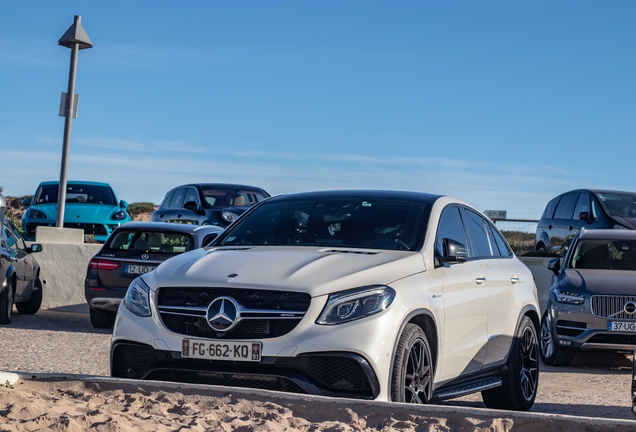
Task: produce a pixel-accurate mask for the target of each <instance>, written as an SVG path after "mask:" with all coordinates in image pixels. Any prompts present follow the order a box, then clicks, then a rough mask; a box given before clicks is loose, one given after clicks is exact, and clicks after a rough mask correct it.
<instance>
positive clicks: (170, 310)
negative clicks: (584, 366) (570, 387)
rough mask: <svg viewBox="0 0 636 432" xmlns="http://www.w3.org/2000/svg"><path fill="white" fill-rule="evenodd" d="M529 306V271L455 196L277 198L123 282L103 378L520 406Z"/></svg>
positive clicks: (533, 384) (534, 309)
mask: <svg viewBox="0 0 636 432" xmlns="http://www.w3.org/2000/svg"><path fill="white" fill-rule="evenodd" d="M538 310H539V309H538V305H537V294H536V288H535V286H534V281H533V278H532V275H531V273H530V271H529V270H528V269H527V268H526V267H525V266H524V265H523V264H522V263H521V262H520V261H519V260H518V259H517V258H516V257H515V256H514V254H513V253H512V251H511V250H510V247H509V246H508V244H507V243H506V241H505V239H504V238H503V236H502V235H501V233H500V232H499V231H498V230H497V228H496V227H495V226H494V225H493V224H492V223H491V222H490V221H489V220H488V219H487V218H486V217H484V216H483V215H482V214H481V213H479V212H478V211H477V210H475V209H473V208H472V207H470V206H469V205H467V204H466V203H464V202H462V201H460V200H457V199H455V198H451V197H445V196H436V195H429V194H423V193H415V192H391V191H331V192H311V193H302V194H294V195H287V196H279V197H275V198H271V199H268V200H266V201H264V202H262V203H259V204H258V205H256V206H254V207H253V208H252V209H250V210H249V211H248V212H246V213H245V214H244V215H242V216H241V217H240V218H239V219H238V220H237V221H236V222H235V223H233V224H232V225H231V226H230V227H228V229H227V230H226V231H225V232H224V233H223V234H221V235H220V236H219V238H218V239H217V240H216V241H215V242H214V243H213V245H212V246H210V247H207V248H205V249H198V250H194V251H192V252H188V253H185V254H182V255H179V256H177V257H174V258H171V259H170V260H168V261H165V262H164V263H162V264H161V265H159V267H158V268H157V269H156V270H155V271H152V272H150V273H147V274H145V275H143V276H141V277H139V278H137V279H135V280H134V281H133V282H132V284H131V285H130V287H129V288H128V291H127V294H126V297H125V298H124V300H123V301H122V303H121V305H120V307H119V311H118V314H117V318H116V322H115V327H114V331H113V338H112V345H111V375H112V376H115V377H125V378H138V379H149V380H165V381H179V382H193V383H206V384H216V385H223V386H241V387H251V388H261V389H270V390H279V391H287V392H296V393H306V394H317V395H326V396H338V397H348V398H359V399H370V400H384V401H399V402H413V403H428V402H434V401H437V400H442V399H448V398H454V397H458V396H462V395H465V394H468V393H474V392H478V391H480V392H481V394H482V396H483V400H484V402H485V404H486V406H488V407H491V408H502V409H514V410H527V409H529V408H530V407H531V406H532V404H533V403H534V399H535V396H536V394H537V384H538V379H539V360H538V359H539V348H538V342H537V328H538V325H539V314H538Z"/></svg>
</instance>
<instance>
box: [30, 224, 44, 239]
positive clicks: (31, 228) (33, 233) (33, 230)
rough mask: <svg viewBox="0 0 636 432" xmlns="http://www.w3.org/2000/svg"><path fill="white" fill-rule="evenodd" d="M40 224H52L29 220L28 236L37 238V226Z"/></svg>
mask: <svg viewBox="0 0 636 432" xmlns="http://www.w3.org/2000/svg"><path fill="white" fill-rule="evenodd" d="M39 226H50V225H49V224H48V223H42V222H29V223H27V227H26V229H27V232H26V236H27V238H31V239H34V238H35V228H37V227H39Z"/></svg>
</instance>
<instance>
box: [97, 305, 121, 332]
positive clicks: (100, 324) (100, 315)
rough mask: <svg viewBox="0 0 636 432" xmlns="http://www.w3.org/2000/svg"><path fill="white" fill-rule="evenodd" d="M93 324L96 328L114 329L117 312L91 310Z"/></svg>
mask: <svg viewBox="0 0 636 432" xmlns="http://www.w3.org/2000/svg"><path fill="white" fill-rule="evenodd" d="M90 314H91V324H93V327H95V328H113V325H115V317H116V316H117V312H112V311H107V310H103V309H93V308H90Z"/></svg>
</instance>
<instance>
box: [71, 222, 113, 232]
mask: <svg viewBox="0 0 636 432" xmlns="http://www.w3.org/2000/svg"><path fill="white" fill-rule="evenodd" d="M64 228H77V229H81V230H84V234H85V235H89V234H92V235H106V234H108V233H107V232H106V227H105V226H104V225H102V224H91V223H66V222H65V223H64Z"/></svg>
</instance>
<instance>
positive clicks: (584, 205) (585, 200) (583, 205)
mask: <svg viewBox="0 0 636 432" xmlns="http://www.w3.org/2000/svg"><path fill="white" fill-rule="evenodd" d="M582 212H587V214H589V215H591V214H592V210H591V208H590V196H589V195H588V194H586V193H582V194H581V195H580V196H579V199H578V201H577V202H576V206H574V214H573V215H572V218H573V219H578V218H579V215H580V214H581V213H582Z"/></svg>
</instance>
